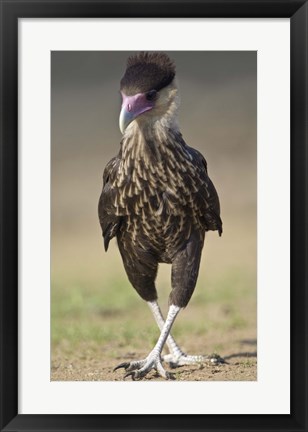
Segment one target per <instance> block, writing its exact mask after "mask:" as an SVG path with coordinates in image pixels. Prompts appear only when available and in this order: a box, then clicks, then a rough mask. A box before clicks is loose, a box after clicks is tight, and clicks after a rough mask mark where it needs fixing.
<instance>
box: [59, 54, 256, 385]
mask: <svg viewBox="0 0 308 432" xmlns="http://www.w3.org/2000/svg"><path fill="white" fill-rule="evenodd" d="M132 53H133V52H95V51H92V52H79V51H77V52H60V51H54V52H52V53H51V172H52V176H51V201H52V206H51V208H52V215H51V216H52V227H51V255H52V260H51V347H52V350H51V357H52V358H51V359H52V368H51V379H53V380H114V379H121V376H122V375H121V372H119V373H118V372H117V373H112V367H114V366H115V365H116V364H117V363H119V362H121V361H124V360H123V358H125V356H127V358H129V359H130V358H143V357H145V356H146V355H147V354H148V352H149V351H150V349H152V347H153V344H154V343H155V342H156V339H157V337H158V335H159V333H158V329H157V328H156V325H155V323H154V320H153V318H152V316H151V313H150V311H149V310H148V307H147V305H146V304H145V303H144V302H143V301H142V300H141V299H140V298H139V297H138V295H137V293H136V292H135V291H134V289H133V288H132V287H131V285H130V284H129V282H128V280H127V277H126V275H125V272H124V269H123V266H122V261H121V258H120V254H119V252H118V249H117V245H116V241H115V240H112V241H111V243H110V246H109V250H108V253H105V252H104V248H103V242H102V236H101V229H100V226H99V222H98V216H97V203H98V199H99V195H100V193H101V189H102V175H103V170H104V167H105V165H106V163H107V162H108V161H109V160H110V159H111V158H112V157H113V156H115V155H116V154H117V153H118V151H119V143H120V140H121V133H120V130H119V128H118V117H119V112H120V105H121V99H120V94H119V82H120V79H121V77H122V75H123V74H124V71H125V67H126V60H127V57H128V56H129V55H130V54H132ZM167 54H169V55H170V57H171V58H172V59H174V61H175V63H176V70H177V80H178V84H179V87H180V94H181V108H180V126H181V132H182V134H183V137H184V139H185V141H186V142H187V144H188V145H190V146H192V147H194V148H196V149H198V150H199V151H201V153H202V154H203V155H204V156H205V158H206V160H207V163H208V170H209V175H210V177H211V179H212V181H213V182H214V184H215V186H216V189H217V191H218V193H219V196H220V202H221V214H222V220H223V229H224V232H223V236H222V237H221V238H219V236H218V234H217V233H216V232H215V233H214V232H209V233H208V234H207V237H206V242H205V247H204V251H203V257H202V262H201V267H200V275H199V279H198V284H197V287H196V290H195V293H194V295H193V297H192V300H191V302H190V303H189V305H188V307H187V308H186V309H185V310H184V311H183V312H182V313H181V314H180V315H179V317H178V319H177V321H176V323H175V326H174V331H173V333H174V335H175V336H176V337H177V338H178V341H179V344H180V345H182V346H183V349H186V350H189V351H190V353H197V354H204V353H209V352H210V353H212V352H218V353H219V354H220V355H221V356H223V357H225V358H228V359H229V363H230V365H233V368H232V367H230V365H229V366H225V367H224V368H223V367H221V368H218V371H217V372H216V373H214V372H213V370H212V369H211V370H209V369H208V368H205V369H202V370H201V369H198V370H194V369H193V368H190V369H189V368H188V369H187V370H183V368H182V369H181V370H180V371H179V372H178V374H179V375H178V379H186V380H195V379H221V380H240V379H246V380H252V379H256V350H257V348H256V264H257V263H256V216H257V201H256V198H257V188H256V180H257V178H256V175H257V166H256V163H257V54H256V52H248V51H243V52H230V51H229V52H222V51H219V52H199V51H190V52H183V51H176V52H167ZM157 288H158V293H159V296H160V303H161V307H162V309H163V311H164V313H165V312H166V310H167V299H168V295H169V292H170V266H168V265H161V266H160V270H159V275H158V279H157ZM192 351H193V352H192Z"/></svg>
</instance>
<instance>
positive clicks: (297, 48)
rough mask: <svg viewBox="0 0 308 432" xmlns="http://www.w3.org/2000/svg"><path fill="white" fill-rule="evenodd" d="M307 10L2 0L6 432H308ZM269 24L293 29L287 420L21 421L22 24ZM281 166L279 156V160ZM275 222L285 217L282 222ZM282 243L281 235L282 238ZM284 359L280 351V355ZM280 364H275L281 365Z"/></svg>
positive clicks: (1, 407) (220, 1) (237, 1)
mask: <svg viewBox="0 0 308 432" xmlns="http://www.w3.org/2000/svg"><path fill="white" fill-rule="evenodd" d="M307 1H308V0H211V1H207V0H199V1H198V0H192V1H189V0H180V1H178V2H177V3H175V2H174V1H172V0H165V1H161V0H158V1H152V0H148V1H145V2H142V0H134V1H125V0H122V1H117V0H114V1H113V2H112V0H110V1H104V0H94V1H93V0H89V1H87V0H73V1H72V0H71V1H69V0H62V1H57V0H39V1H31V0H24V1H22V0H16V1H13V0H0V7H1V9H0V11H1V16H0V18H1V24H0V27H1V60H0V64H1V78H2V79H1V109H0V112H1V115H0V131H1V145H0V149H1V153H0V154H1V158H0V160H1V168H0V173H1V183H0V184H1V192H0V212H1V213H0V220H1V225H0V236H1V242H0V244H1V248H0V256H1V259H0V277H1V297H0V307H1V315H0V337H1V339H0V341H1V346H0V348H1V365H0V367H1V369H0V372H1V374H0V376H1V382H0V391H1V396H0V400H1V402H0V428H1V431H47V430H48V431H50V432H51V431H58V432H59V431H75V430H78V431H83V430H84V431H88V432H90V431H108V430H110V431H111V430H117V431H126V430H133V431H136V430H142V431H146V430H151V431H171V430H178V431H203V430H207V431H223V430H226V431H227V430H233V431H236V430H238V431H240V430H245V431H252V430H253V431H255V432H256V431H274V430H280V431H308V410H307V407H308V398H307V395H308V385H307V384H308V373H307V372H308V362H307V360H308V356H307V354H308V343H307V342H308V331H307V327H308V325H307V323H308V320H307V316H306V314H305V312H306V311H307V310H308V302H307V270H306V268H305V265H306V263H307V233H308V231H307V221H308V218H307V216H308V213H307V195H306V190H307V166H308V157H307V155H308V153H307V135H308V130H307V121H308V118H307V114H308V110H307V107H308V105H307V99H308V85H307V77H308V62H307V59H308V4H307ZM64 17H68V18H82V17H87V18H88V17H95V18H98V17H127V18H129V17H140V18H142V17H153V18H154V17H166V18H168V17H181V18H187V17H191V18H193V17H198V18H199V17H224V18H234V17H237V18H238V17H255V18H261V17H267V18H282V17H284V18H290V19H291V286H292V290H291V414H290V415H181V416H179V415H18V370H17V366H18V361H17V360H18V345H17V344H18V333H17V330H18V143H17V137H18V133H17V131H18V98H17V97H18V81H17V77H18V27H17V24H18V19H19V18H64ZM277 157H279V155H277ZM277 217H279V215H277ZM282 238H283V233H282ZM282 354H283V347H282ZM277 361H279V358H277Z"/></svg>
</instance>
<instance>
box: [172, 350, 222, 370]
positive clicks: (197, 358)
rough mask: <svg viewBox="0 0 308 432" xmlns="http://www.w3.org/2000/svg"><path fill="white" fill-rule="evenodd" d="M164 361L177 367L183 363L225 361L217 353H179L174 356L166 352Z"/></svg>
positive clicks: (183, 364)
mask: <svg viewBox="0 0 308 432" xmlns="http://www.w3.org/2000/svg"><path fill="white" fill-rule="evenodd" d="M164 361H165V362H166V363H168V364H169V366H170V367H171V368H177V367H180V366H185V365H193V364H202V363H210V364H217V363H225V361H224V359H223V358H222V357H220V356H219V355H217V354H211V355H205V356H204V355H187V354H184V353H183V354H181V355H180V356H175V355H173V354H167V355H165V356H164Z"/></svg>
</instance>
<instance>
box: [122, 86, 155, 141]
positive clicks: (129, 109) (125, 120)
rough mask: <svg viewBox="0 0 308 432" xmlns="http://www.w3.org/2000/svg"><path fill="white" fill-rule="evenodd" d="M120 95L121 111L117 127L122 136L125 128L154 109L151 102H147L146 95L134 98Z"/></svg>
mask: <svg viewBox="0 0 308 432" xmlns="http://www.w3.org/2000/svg"><path fill="white" fill-rule="evenodd" d="M121 95H122V109H121V113H120V119H119V126H120V130H121V132H122V134H124V131H125V129H126V128H127V126H128V125H129V124H130V123H131V122H132V121H133V120H134V119H135V118H136V117H138V116H139V115H140V114H143V113H145V112H147V111H150V110H151V109H152V108H153V107H154V103H155V102H154V101H153V100H147V97H146V95H147V93H137V94H135V95H134V96H126V95H125V94H124V93H122V92H121Z"/></svg>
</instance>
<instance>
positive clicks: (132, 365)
mask: <svg viewBox="0 0 308 432" xmlns="http://www.w3.org/2000/svg"><path fill="white" fill-rule="evenodd" d="M144 363H145V360H135V361H131V362H124V363H120V364H119V365H118V366H116V367H115V368H114V369H113V372H114V371H116V370H117V369H121V368H123V369H125V370H126V371H127V372H129V371H133V370H135V369H139V368H141V367H142V366H143V365H144Z"/></svg>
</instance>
